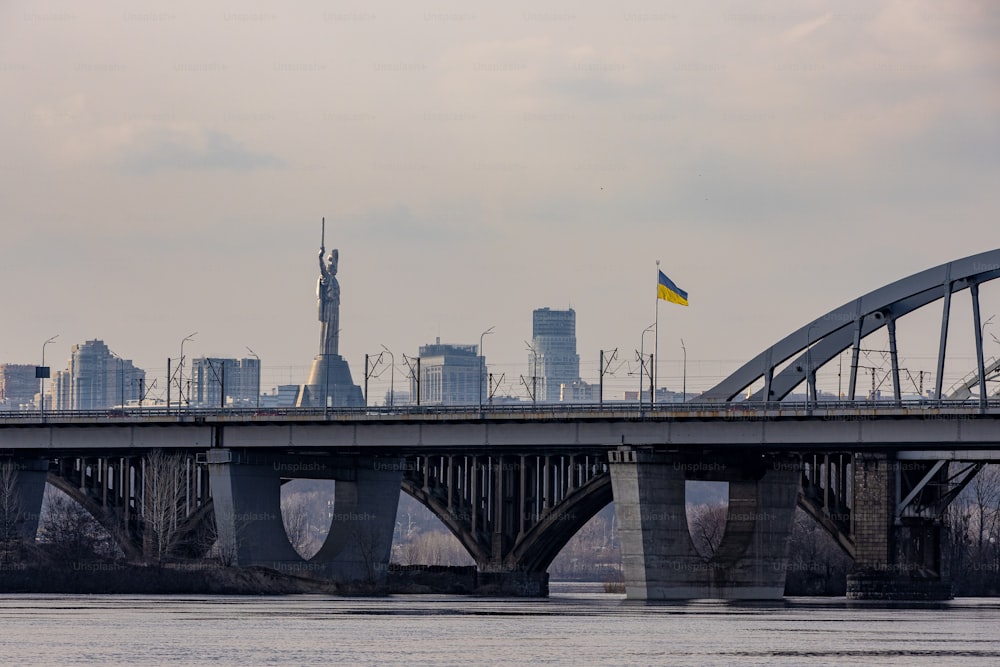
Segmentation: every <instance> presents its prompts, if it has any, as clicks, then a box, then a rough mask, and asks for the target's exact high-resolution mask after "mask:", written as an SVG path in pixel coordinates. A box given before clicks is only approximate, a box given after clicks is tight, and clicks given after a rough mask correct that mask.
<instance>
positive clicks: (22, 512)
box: [0, 459, 49, 542]
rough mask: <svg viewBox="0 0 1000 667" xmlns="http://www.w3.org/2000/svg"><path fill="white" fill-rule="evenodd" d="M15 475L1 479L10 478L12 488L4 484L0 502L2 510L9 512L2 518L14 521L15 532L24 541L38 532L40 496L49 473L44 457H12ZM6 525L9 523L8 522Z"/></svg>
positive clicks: (29, 540) (31, 540)
mask: <svg viewBox="0 0 1000 667" xmlns="http://www.w3.org/2000/svg"><path fill="white" fill-rule="evenodd" d="M11 463H13V467H14V475H13V476H12V477H10V478H7V476H6V475H3V477H4V478H5V479H4V480H3V481H4V483H5V485H6V482H7V481H11V482H13V486H12V487H11V488H3V489H0V491H2V492H3V495H4V496H5V498H4V499H3V502H2V503H0V505H2V507H0V509H2V511H3V512H5V513H7V512H9V513H10V515H11V516H9V517H8V516H5V517H3V519H4V522H5V523H6V522H7V521H8V520H10V521H12V522H13V529H14V533H15V534H16V535H17V536H19V537H20V538H21V539H23V540H25V541H26V542H34V541H35V535H36V533H37V532H38V520H39V517H40V516H41V513H42V496H43V495H44V493H45V478H46V476H47V475H48V473H49V462H48V460H46V459H14V460H13V461H11ZM8 525H9V524H8Z"/></svg>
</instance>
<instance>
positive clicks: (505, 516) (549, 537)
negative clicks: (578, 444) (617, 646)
mask: <svg viewBox="0 0 1000 667" xmlns="http://www.w3.org/2000/svg"><path fill="white" fill-rule="evenodd" d="M402 490H403V491H404V492H406V493H407V494H409V495H410V496H412V497H413V498H414V499H416V500H417V501H418V502H420V503H421V504H422V505H424V506H425V507H427V508H428V509H429V510H430V511H431V512H433V513H434V515H435V516H437V517H438V518H439V519H440V520H441V522H442V523H443V524H444V525H445V526H447V528H448V530H450V531H451V532H452V534H454V535H455V537H456V538H457V539H458V541H459V543H461V544H462V546H463V547H464V548H465V549H466V551H468V553H469V555H471V556H472V558H473V560H475V561H476V564H477V566H478V567H479V570H480V572H483V573H500V574H511V575H515V578H516V577H517V576H524V577H527V578H529V579H530V578H532V577H535V578H536V579H537V580H539V581H540V580H541V579H543V578H544V577H545V572H546V570H547V569H548V567H549V565H550V564H551V562H552V560H553V559H554V558H555V557H556V556H557V555H558V554H559V552H560V551H561V550H562V548H563V547H564V546H565V545H566V543H567V542H569V540H570V539H572V537H573V536H574V535H575V534H576V533H577V532H579V530H580V529H581V528H583V526H584V525H586V523H587V522H588V521H589V520H590V519H592V518H593V517H594V516H595V515H596V514H597V513H598V512H600V511H601V509H603V508H604V507H605V506H606V505H607V504H608V503H610V502H611V501H612V498H613V496H612V489H611V477H610V475H609V474H608V467H607V462H606V455H604V456H602V455H601V454H600V453H597V452H595V453H594V454H593V455H571V454H567V455H558V454H554V455H549V456H537V455H531V456H529V455H502V456H488V455H479V456H465V455H462V456H448V455H443V456H441V455H439V456H415V457H412V458H409V459H407V465H406V472H405V474H404V477H403V482H402Z"/></svg>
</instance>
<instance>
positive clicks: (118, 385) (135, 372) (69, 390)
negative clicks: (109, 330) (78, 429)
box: [46, 340, 146, 410]
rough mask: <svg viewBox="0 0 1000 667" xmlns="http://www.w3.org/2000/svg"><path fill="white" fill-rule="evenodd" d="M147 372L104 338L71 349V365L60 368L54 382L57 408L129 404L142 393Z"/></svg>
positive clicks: (53, 398) (53, 403)
mask: <svg viewBox="0 0 1000 667" xmlns="http://www.w3.org/2000/svg"><path fill="white" fill-rule="evenodd" d="M145 381H146V371H144V370H142V369H141V368H136V367H135V365H134V364H133V363H132V361H131V360H129V359H122V358H121V357H119V356H117V355H115V354H113V353H112V352H111V350H109V349H108V346H107V345H105V344H104V341H102V340H88V341H86V342H84V343H80V344H77V345H74V346H73V347H71V348H70V357H69V368H67V369H66V370H63V371H58V372H57V373H55V375H54V377H53V378H52V384H51V385H50V390H49V393H50V396H51V399H47V400H46V404H48V405H51V406H52V409H53V410H104V409H106V408H110V407H112V406H115V405H127V404H128V403H129V402H130V401H137V400H138V399H139V397H140V396H141V392H142V387H143V384H144V383H145Z"/></svg>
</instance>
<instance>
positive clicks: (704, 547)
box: [687, 503, 729, 559]
mask: <svg viewBox="0 0 1000 667" xmlns="http://www.w3.org/2000/svg"><path fill="white" fill-rule="evenodd" d="M728 511H729V505H728V504H727V503H714V504H704V505H688V507H687V519H688V528H689V530H690V531H691V540H692V541H693V542H694V548H695V549H697V550H698V553H700V554H701V555H702V556H704V557H705V558H709V559H711V558H712V557H713V556H715V553H716V551H718V550H719V545H720V544H722V536H723V535H725V532H726V518H727V514H728Z"/></svg>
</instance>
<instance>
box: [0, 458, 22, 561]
mask: <svg viewBox="0 0 1000 667" xmlns="http://www.w3.org/2000/svg"><path fill="white" fill-rule="evenodd" d="M20 522H21V503H20V500H19V498H18V495H17V464H16V463H14V462H13V461H4V462H3V463H2V464H0V560H3V561H6V560H7V559H8V558H10V557H11V554H10V552H11V550H12V549H14V548H15V547H17V545H18V543H19V542H20V541H21V534H20V525H19V524H20Z"/></svg>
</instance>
